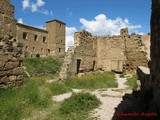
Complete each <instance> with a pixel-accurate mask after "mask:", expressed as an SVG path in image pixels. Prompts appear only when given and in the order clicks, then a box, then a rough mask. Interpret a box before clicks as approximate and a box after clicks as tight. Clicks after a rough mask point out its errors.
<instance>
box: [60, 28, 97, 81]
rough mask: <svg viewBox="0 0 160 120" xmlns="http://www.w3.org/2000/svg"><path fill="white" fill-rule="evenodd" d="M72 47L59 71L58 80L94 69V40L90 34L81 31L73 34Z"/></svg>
mask: <svg viewBox="0 0 160 120" xmlns="http://www.w3.org/2000/svg"><path fill="white" fill-rule="evenodd" d="M74 39H75V44H74V47H71V48H69V49H68V51H67V53H66V56H65V58H64V62H63V65H62V67H61V71H60V79H65V78H67V77H69V76H74V75H77V74H79V73H85V72H89V71H94V70H95V68H96V60H95V59H96V46H97V45H96V44H97V42H96V39H95V37H93V36H92V34H91V33H89V32H87V31H84V30H81V31H78V32H76V33H75V34H74Z"/></svg>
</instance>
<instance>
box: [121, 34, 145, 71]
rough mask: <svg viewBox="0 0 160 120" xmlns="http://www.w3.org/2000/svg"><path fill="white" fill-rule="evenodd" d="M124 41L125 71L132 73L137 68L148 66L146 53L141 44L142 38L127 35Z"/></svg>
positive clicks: (135, 35)
mask: <svg viewBox="0 0 160 120" xmlns="http://www.w3.org/2000/svg"><path fill="white" fill-rule="evenodd" d="M124 39H125V56H126V63H125V68H124V69H125V71H134V70H136V69H137V67H138V66H145V67H147V66H148V59H147V51H146V50H145V45H144V44H143V42H142V36H141V35H137V34H131V35H128V36H127V37H125V38H124Z"/></svg>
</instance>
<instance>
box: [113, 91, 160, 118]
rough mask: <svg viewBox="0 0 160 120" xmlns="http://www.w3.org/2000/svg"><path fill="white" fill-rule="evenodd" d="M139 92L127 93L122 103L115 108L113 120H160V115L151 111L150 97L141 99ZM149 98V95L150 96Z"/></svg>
mask: <svg viewBox="0 0 160 120" xmlns="http://www.w3.org/2000/svg"><path fill="white" fill-rule="evenodd" d="M140 96H141V93H140V92H139V91H133V93H132V94H128V93H126V94H125V95H124V96H123V99H122V101H121V103H120V104H119V105H118V106H117V107H116V108H115V113H114V116H113V117H112V120H160V116H159V115H160V113H159V112H157V111H149V110H148V109H149V108H148V104H149V102H148V101H150V98H149V97H145V98H143V99H142V98H141V97H140ZM148 96H149V95H148Z"/></svg>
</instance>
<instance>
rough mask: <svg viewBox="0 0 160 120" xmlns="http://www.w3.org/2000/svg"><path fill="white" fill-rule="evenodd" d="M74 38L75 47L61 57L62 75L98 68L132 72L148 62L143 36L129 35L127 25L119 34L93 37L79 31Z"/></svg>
mask: <svg viewBox="0 0 160 120" xmlns="http://www.w3.org/2000/svg"><path fill="white" fill-rule="evenodd" d="M74 40H75V44H74V47H72V48H71V49H69V51H68V52H67V55H66V57H65V59H64V65H63V66H62V70H61V72H60V75H61V76H63V75H64V76H71V75H76V74H78V73H85V72H90V71H97V70H103V71H112V70H113V71H116V72H133V71H135V70H136V68H137V67H138V66H140V65H141V66H147V64H148V59H147V52H146V50H145V49H144V48H145V45H144V44H143V43H142V36H141V35H137V34H131V35H129V34H128V29H127V28H126V29H122V30H121V31H120V35H118V36H92V34H91V33H89V32H87V31H84V30H81V31H79V32H76V33H75V36H74ZM71 51H72V52H71ZM66 63H67V64H66ZM63 67H64V68H63ZM62 71H63V72H62ZM64 71H65V72H64ZM61 73H63V75H62V74H61ZM71 73H72V74H71ZM65 74H67V75H65Z"/></svg>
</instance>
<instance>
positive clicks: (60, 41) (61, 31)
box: [46, 20, 66, 57]
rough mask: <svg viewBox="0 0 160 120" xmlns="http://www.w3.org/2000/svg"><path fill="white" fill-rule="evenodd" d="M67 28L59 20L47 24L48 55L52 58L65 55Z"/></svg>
mask: <svg viewBox="0 0 160 120" xmlns="http://www.w3.org/2000/svg"><path fill="white" fill-rule="evenodd" d="M65 28H66V24H65V23H63V22H61V21H59V20H52V21H47V22H46V30H47V31H48V35H47V44H48V53H49V55H50V56H52V57H55V56H56V57H63V56H64V55H65Z"/></svg>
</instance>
